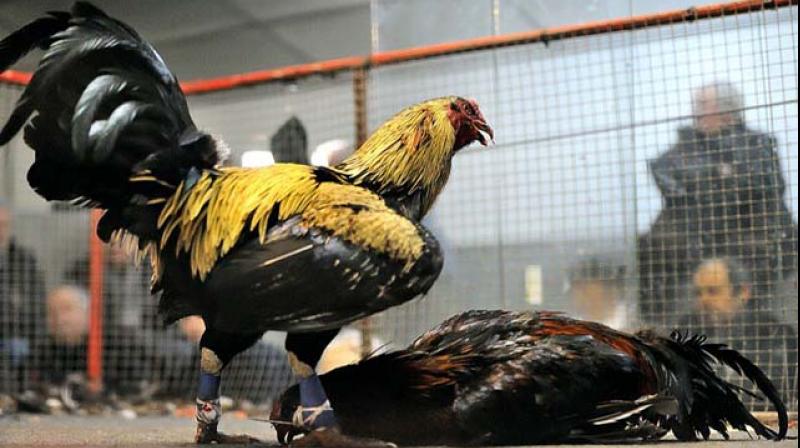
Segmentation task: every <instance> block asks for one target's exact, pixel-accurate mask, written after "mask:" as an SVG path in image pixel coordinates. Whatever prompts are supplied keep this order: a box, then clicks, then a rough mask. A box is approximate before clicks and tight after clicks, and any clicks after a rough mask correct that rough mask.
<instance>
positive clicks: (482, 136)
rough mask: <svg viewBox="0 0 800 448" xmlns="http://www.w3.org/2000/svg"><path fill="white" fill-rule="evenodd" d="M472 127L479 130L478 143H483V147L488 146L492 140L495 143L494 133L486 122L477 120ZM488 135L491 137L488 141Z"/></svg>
mask: <svg viewBox="0 0 800 448" xmlns="http://www.w3.org/2000/svg"><path fill="white" fill-rule="evenodd" d="M472 125H473V126H475V129H477V130H478V141H479V142H481V145H483V146H487V145H488V144H489V141H490V140H491V142H492V143H494V131H493V130H492V128H491V127H490V126H489V125H488V124H486V122H485V121H482V120H475V121H473V122H472ZM487 135H488V136H489V138H488V139H487V138H486V136H487Z"/></svg>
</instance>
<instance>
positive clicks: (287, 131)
mask: <svg viewBox="0 0 800 448" xmlns="http://www.w3.org/2000/svg"><path fill="white" fill-rule="evenodd" d="M270 151H271V152H272V155H273V157H274V158H275V163H300V164H303V165H308V163H309V159H308V138H307V136H306V128H305V127H304V126H303V123H302V122H301V121H300V119H299V118H297V117H292V118H290V119H289V120H287V121H286V122H285V123H284V124H283V125H281V127H280V128H278V131H277V132H275V134H274V135H273V136H272V139H271V140H270Z"/></svg>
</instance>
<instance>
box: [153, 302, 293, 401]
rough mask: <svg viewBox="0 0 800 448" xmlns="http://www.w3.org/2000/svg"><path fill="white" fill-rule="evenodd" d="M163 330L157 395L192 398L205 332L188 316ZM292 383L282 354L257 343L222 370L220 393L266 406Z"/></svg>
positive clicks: (267, 344)
mask: <svg viewBox="0 0 800 448" xmlns="http://www.w3.org/2000/svg"><path fill="white" fill-rule="evenodd" d="M165 331H166V334H165V336H164V338H163V339H162V340H161V341H160V342H159V345H158V349H159V356H160V358H161V359H162V361H163V365H162V370H161V372H159V375H158V377H159V378H161V383H160V384H159V386H160V387H159V395H160V396H162V397H167V398H183V399H187V400H188V399H194V396H195V394H196V393H197V376H198V375H197V366H198V365H199V364H200V351H199V348H198V344H199V342H200V337H201V336H202V335H203V332H204V331H205V324H204V323H203V319H201V318H200V317H199V316H189V317H186V318H184V319H182V320H181V321H179V322H178V325H177V326H175V327H171V328H169V329H167V330H165ZM293 383H294V377H293V375H292V371H291V367H290V366H289V361H288V359H287V355H286V352H285V351H284V350H283V349H282V348H279V347H276V346H275V345H273V344H270V343H268V342H265V341H259V342H257V343H256V344H255V345H254V346H252V347H250V348H249V349H247V350H246V351H245V352H244V353H242V354H240V355H239V356H237V357H236V358H235V359H234V360H233V361H232V362H231V364H230V365H229V366H227V367H226V368H225V380H224V381H223V383H222V393H223V395H225V396H227V397H230V398H233V399H237V400H244V399H246V400H250V401H252V402H255V403H267V402H271V401H272V400H274V399H275V398H277V397H278V396H279V395H280V394H281V393H282V392H283V391H284V390H285V389H286V388H287V387H289V386H290V385H291V384H293Z"/></svg>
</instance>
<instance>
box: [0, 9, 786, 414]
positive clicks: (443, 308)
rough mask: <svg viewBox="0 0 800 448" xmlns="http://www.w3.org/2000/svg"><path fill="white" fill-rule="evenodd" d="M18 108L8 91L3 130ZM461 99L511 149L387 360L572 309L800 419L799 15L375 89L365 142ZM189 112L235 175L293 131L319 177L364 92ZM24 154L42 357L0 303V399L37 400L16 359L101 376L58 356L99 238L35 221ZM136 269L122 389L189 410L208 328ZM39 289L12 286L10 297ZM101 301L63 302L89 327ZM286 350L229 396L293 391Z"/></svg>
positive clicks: (120, 368) (386, 81)
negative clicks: (771, 398) (38, 278)
mask: <svg viewBox="0 0 800 448" xmlns="http://www.w3.org/2000/svg"><path fill="white" fill-rule="evenodd" d="M702 86H711V87H709V88H706V89H703V90H702V91H701V90H699V88H700V87H702ZM18 94H19V89H17V88H12V87H0V119H2V118H3V117H5V116H7V113H8V110H9V108H10V107H11V104H12V102H13V99H14V98H16V96H17V95H18ZM450 94H458V95H462V96H467V97H474V98H476V99H477V100H478V101H479V103H480V104H481V108H482V110H483V112H484V114H485V116H486V117H487V119H488V120H489V122H490V123H491V124H492V125H493V127H494V128H495V131H496V134H497V144H496V145H495V146H494V147H491V148H488V149H482V148H469V149H466V150H464V151H463V152H462V153H460V154H458V155H457V156H456V158H455V159H454V164H453V170H452V174H451V178H450V182H449V184H448V186H447V187H446V189H445V191H444V193H443V194H442V196H441V197H440V198H439V200H438V202H437V204H436V206H435V207H434V209H433V210H432V212H431V214H430V215H429V216H428V217H427V218H426V220H425V224H426V225H427V226H428V227H429V228H431V230H432V231H433V233H434V234H435V235H436V236H437V238H439V240H440V241H441V242H442V246H443V248H444V251H445V258H446V262H445V268H444V271H443V273H442V275H441V277H440V279H439V281H438V282H437V283H436V285H435V286H434V288H433V289H432V291H431V292H430V293H429V295H428V297H427V298H424V299H421V300H417V301H415V302H413V303H409V304H406V305H404V306H401V307H398V308H396V309H392V310H389V311H387V312H384V313H382V314H381V315H379V316H376V317H374V318H372V320H371V325H370V326H369V328H371V329H372V331H373V333H374V334H373V346H377V345H380V344H385V343H388V344H391V345H394V346H402V345H405V344H406V343H407V342H409V341H410V340H411V339H413V338H414V337H415V336H416V335H418V334H419V333H421V332H422V331H424V330H425V329H427V328H429V327H431V326H433V325H434V324H436V323H438V322H439V321H441V320H442V319H444V318H445V317H447V316H449V315H451V314H453V313H456V312H459V311H462V310H465V309H469V308H499V307H502V308H509V309H531V308H537V309H556V310H564V311H568V312H570V313H573V314H575V315H577V316H580V317H584V318H588V319H593V320H598V321H601V322H605V323H608V324H610V325H612V326H615V327H621V328H626V329H635V328H638V327H640V326H643V325H644V326H653V327H656V328H658V329H662V330H670V329H672V328H675V327H678V328H681V329H683V330H688V331H696V332H702V333H707V334H709V336H710V338H711V339H712V340H715V341H720V342H727V343H730V344H731V345H733V346H734V347H736V348H739V349H742V350H743V351H744V353H745V354H746V355H747V356H749V357H751V358H753V359H754V360H756V361H757V363H759V365H761V366H762V367H764V368H765V369H766V370H767V371H768V372H769V374H770V376H771V377H772V378H773V379H774V380H775V381H776V382H777V383H778V384H779V386H780V389H781V391H782V392H783V393H784V395H785V396H786V397H787V399H788V402H789V404H790V407H791V408H792V409H796V406H797V402H796V399H794V398H793V395H794V394H795V393H796V385H797V376H796V367H797V351H796V350H797V349H796V345H797V336H796V331H797V319H796V316H797V264H796V263H797V261H796V260H797V240H796V238H797V225H796V222H797V185H798V182H797V174H798V173H797V159H798V154H797V143H798V142H797V8H796V7H789V8H780V9H778V10H774V11H773V10H765V11H761V10H758V11H753V12H751V13H749V14H740V15H735V16H730V17H721V18H714V19H703V20H697V21H690V20H687V21H681V22H674V23H670V24H664V25H660V26H654V27H648V28H643V29H639V30H634V31H624V32H608V33H604V34H597V35H592V36H578V37H572V38H567V39H563V40H558V41H553V42H549V43H548V44H544V43H537V44H526V45H514V46H509V47H503V48H494V49H490V50H483V51H474V52H467V53H461V54H458V55H452V56H446V57H438V58H433V59H425V60H419V61H414V62H408V63H402V64H396V65H391V66H382V67H376V68H371V69H369V70H368V81H367V111H366V116H367V117H368V127H369V130H373V129H374V128H375V127H377V126H378V125H379V124H380V123H381V122H382V121H383V120H385V119H386V118H388V117H389V116H391V115H392V114H394V113H395V112H397V111H398V110H400V109H402V108H403V107H405V106H407V105H409V104H411V103H414V102H416V101H419V100H423V99H427V98H430V97H435V96H440V95H450ZM712 99H713V101H712ZM711 103H715V104H711ZM714 106H715V107H716V112H714V110H713V109H714ZM190 107H191V110H192V114H193V116H194V118H195V120H196V122H197V123H198V125H200V127H202V128H204V129H207V130H209V131H211V132H213V133H218V134H220V135H221V136H223V137H224V138H225V140H226V141H227V143H228V144H229V145H230V146H231V148H232V149H233V153H232V157H231V161H232V163H233V164H239V163H241V160H242V155H243V154H244V152H246V151H252V150H267V149H271V150H273V156H275V157H276V158H279V157H280V156H279V152H280V150H279V148H277V147H272V146H273V145H272V142H273V137H274V136H275V135H276V134H278V131H279V129H281V127H282V126H283V125H284V124H285V123H286V122H287V120H289V119H290V118H291V117H296V118H297V119H298V120H299V122H300V123H301V124H302V127H303V129H304V131H305V132H304V133H303V134H304V135H305V138H304V143H305V145H304V147H305V152H306V154H305V155H306V156H308V155H310V154H309V153H310V152H311V151H313V150H314V149H315V148H317V147H318V146H319V145H320V144H322V143H325V142H329V141H331V140H344V141H346V142H350V143H351V144H352V143H353V140H354V138H355V128H356V123H355V117H356V105H355V98H354V95H353V79H352V76H351V75H350V74H347V73H344V74H338V75H336V76H333V77H331V78H312V79H305V80H301V81H297V82H290V83H272V84H269V85H264V86H259V87H249V88H240V89H236V90H232V91H227V92H221V93H215V94H209V95H202V96H196V97H191V98H190ZM720 107H722V108H723V111H724V112H725V114H719V111H720ZM274 141H275V142H280V141H281V140H274ZM10 146H11V149H12V150H14V151H13V155H9V154H11V153H12V151H5V152H4V153H3V156H2V158H1V159H2V160H1V161H2V172H3V173H4V176H3V180H2V189H3V194H4V196H5V197H6V198H9V202H10V203H11V204H12V211H13V213H14V215H15V225H14V231H13V233H14V235H15V237H18V239H19V241H20V242H24V243H25V244H26V245H27V246H29V247H31V251H32V253H34V254H35V255H36V257H37V259H38V260H39V263H38V265H39V270H41V271H42V277H43V278H44V280H43V283H44V286H43V287H42V288H43V290H44V292H43V293H40V294H38V295H36V297H39V299H38V301H37V300H32V301H31V302H30V303H32V304H35V306H36V307H37V308H36V309H35V310H32V311H30V313H29V314H31V313H32V314H33V315H36V316H38V318H37V319H33V323H32V324H31V325H33V328H34V330H33V333H31V336H28V335H26V334H25V332H24V331H23V329H21V327H20V322H22V319H21V318H18V317H15V316H16V315H15V314H14V313H13V312H11V311H10V310H11V307H12V306H15V305H12V304H11V303H12V301H13V300H16V301H17V302H19V300H18V299H16V298H14V297H12V298H11V299H9V297H11V295H9V294H5V293H4V296H3V298H2V301H0V329H2V331H3V333H2V337H0V339H2V342H3V348H2V350H0V369H5V370H3V375H2V380H0V388H2V390H5V391H20V390H22V389H24V387H25V386H27V385H29V384H26V381H27V379H28V378H35V377H36V375H32V374H30V372H25V371H24V369H22V368H20V367H19V366H20V365H21V364H20V363H19V362H18V360H19V359H23V358H24V356H23V357H21V356H22V355H20V354H19V353H23V352H25V350H24V349H23V348H20V347H23V346H24V345H25V344H24V343H23V344H19V343H18V342H17V340H19V339H28V340H29V342H30V343H29V344H28V345H29V346H30V347H33V348H31V349H29V350H28V353H29V355H28V358H27V359H28V364H27V367H25V368H28V369H30V370H35V369H40V371H41V372H43V373H44V374H46V375H52V374H57V373H58V372H62V371H65V370H69V369H67V368H66V367H64V366H68V367H69V366H74V369H72V370H81V369H82V367H81V366H85V364H86V360H85V351H84V350H81V349H80V347H81V346H80V344H73V350H72V351H70V350H66V349H64V348H63V347H61V349H58V350H56V349H54V348H52V346H49V347H50V349H51V350H55V351H51V352H47V351H46V349H47V344H46V342H47V341H49V340H50V339H48V338H52V337H53V333H54V331H53V330H52V329H48V325H51V324H50V323H49V322H50V321H49V320H48V316H49V315H48V311H47V304H48V300H47V299H46V297H48V296H52V294H53V291H58V287H59V286H61V285H64V284H73V285H75V286H78V287H79V288H82V289H85V288H86V282H87V280H86V278H87V274H88V273H87V268H86V262H85V260H86V258H87V256H88V251H87V247H88V241H87V240H88V234H89V232H88V227H89V220H88V217H87V215H86V213H84V212H82V211H75V210H69V209H65V210H59V211H53V210H51V209H50V208H49V206H47V205H45V204H43V203H42V202H41V201H39V200H38V199H37V200H34V199H33V198H34V195H33V194H32V193H30V191H29V189H28V187H27V186H26V185H25V181H24V175H23V174H22V173H24V172H25V170H26V169H27V166H28V164H29V162H30V160H29V159H30V157H31V154H30V151H27V150H23V149H22V146H23V145H22V144H21V143H20V142H19V141H18V140H15V142H13V143H12V144H11V145H10ZM29 204H31V206H30V209H29V208H28V205H29ZM20 205H25V208H24V209H21V208H20ZM113 255H114V251H112V250H111V249H108V248H107V250H106V256H107V257H113ZM121 261H122V262H121V263H119V264H118V265H115V262H114V261H113V260H111V258H108V259H107V261H106V265H105V267H106V269H105V276H104V277H105V284H104V290H105V297H104V303H105V313H104V314H105V316H106V322H105V326H104V333H105V340H104V342H105V351H104V358H103V360H104V366H105V370H104V377H105V379H106V382H107V387H108V388H109V390H115V391H117V392H119V393H121V394H125V393H129V394H138V395H139V396H141V395H142V394H148V393H152V392H153V390H155V391H156V392H155V393H158V394H161V395H162V396H166V397H175V396H179V397H185V398H190V397H191V396H192V395H193V394H194V390H195V389H194V381H195V378H196V376H197V375H196V372H197V370H196V369H197V359H196V357H197V354H196V347H195V346H196V344H195V342H194V339H193V338H196V337H197V336H198V327H197V322H196V321H194V322H192V321H191V320H190V321H187V322H183V323H182V324H180V325H178V326H176V327H173V328H170V329H163V328H162V327H161V326H160V325H159V324H158V321H157V318H156V316H155V308H154V307H155V303H156V301H155V299H152V298H150V297H148V296H147V293H146V276H147V273H146V270H139V271H137V270H134V269H132V268H131V267H130V262H129V261H128V260H125V259H122V260H121ZM0 266H1V265H0ZM24 283H25V281H24V280H22V279H20V277H19V276H18V275H17V274H7V273H2V271H0V284H2V285H4V287H5V286H7V285H11V286H16V287H20V286H22V285H23V284H24ZM68 292H69V291H68ZM72 292H74V291H72ZM83 294H84V295H85V292H84V293H83ZM53 300H54V299H53ZM86 300H87V299H86V298H85V297H83V298H80V297H78V299H73V300H72V301H69V300H66V299H64V300H63V301H64V302H65V303H67V305H69V304H71V305H73V306H76V307H77V308H78V309H79V310H80V309H82V308H81V306H84V305H83V304H84V303H85V301H86ZM25 303H29V302H25ZM53 306H55V305H53ZM60 306H64V307H65V306H66V305H64V304H61V305H60ZM64 309H67V308H64ZM78 314H80V313H78ZM53 325H56V324H53ZM58 325H61V324H58ZM64 325H71V323H69V322H68V323H67V324H64ZM53 328H55V327H53ZM135 328H141V329H142V330H141V331H134V333H136V335H135V337H133V336H131V329H135ZM62 330H63V328H62ZM59 337H62V338H63V337H64V336H63V335H60V336H59ZM9 341H10V342H9ZM31 341H32V342H31ZM281 343H282V335H273V334H268V335H267V337H266V339H265V340H264V341H263V343H260V344H258V345H257V346H256V347H255V348H253V349H251V350H249V351H248V352H246V353H244V354H242V355H240V356H239V357H237V359H236V360H235V361H234V365H233V366H231V367H230V368H229V370H228V371H227V374H226V376H225V380H224V382H223V394H225V395H229V396H234V397H235V398H245V397H247V398H250V399H253V400H256V401H261V400H268V399H269V398H270V397H271V396H273V395H274V393H276V392H277V391H278V390H279V389H280V388H281V387H282V386H283V385H285V384H286V383H287V381H289V378H288V366H287V365H286V362H285V359H284V354H283V352H282V350H281V349H280V345H281ZM62 345H63V344H62ZM12 346H13V347H12ZM39 346H42V347H45V348H39ZM9 347H11V348H9ZM74 347H77V348H74ZM58 363H60V364H58ZM14 369H17V370H14ZM13 372H17V373H14V374H12V373H13Z"/></svg>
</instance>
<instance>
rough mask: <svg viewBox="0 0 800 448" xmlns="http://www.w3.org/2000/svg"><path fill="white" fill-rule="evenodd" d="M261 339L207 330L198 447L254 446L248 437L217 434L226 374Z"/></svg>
mask: <svg viewBox="0 0 800 448" xmlns="http://www.w3.org/2000/svg"><path fill="white" fill-rule="evenodd" d="M260 337H261V335H260V334H259V335H247V336H242V335H233V334H229V333H222V332H219V331H216V330H213V329H211V328H206V331H205V333H203V337H202V338H201V339H200V384H199V387H198V391H197V432H196V433H195V442H197V443H213V442H216V443H250V442H257V441H258V440H256V439H254V438H251V437H248V436H244V435H242V436H230V435H226V434H223V433H221V432H219V431H217V425H218V424H219V420H220V418H221V417H222V409H221V407H220V401H219V396H220V394H219V386H220V382H221V380H222V370H223V369H224V368H225V366H226V365H227V364H228V363H229V362H230V361H231V359H233V357H234V356H236V355H237V354H238V353H240V352H242V351H244V350H245V349H247V348H248V347H250V346H251V345H253V344H254V343H255V342H256V341H257V340H258V339H259V338H260Z"/></svg>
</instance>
